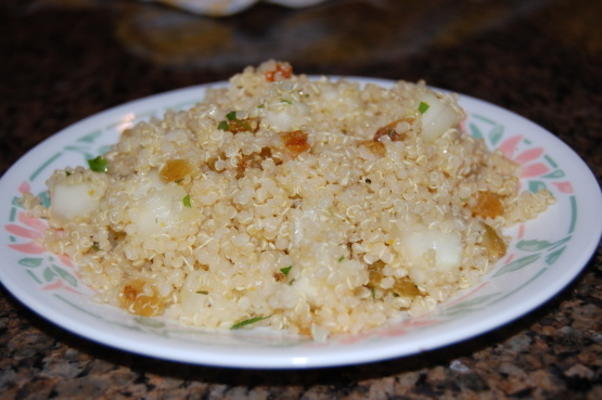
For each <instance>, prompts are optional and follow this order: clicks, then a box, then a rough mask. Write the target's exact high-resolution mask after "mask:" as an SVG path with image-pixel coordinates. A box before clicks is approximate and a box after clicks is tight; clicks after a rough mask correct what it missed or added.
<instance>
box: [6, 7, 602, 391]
mask: <svg viewBox="0 0 602 400" xmlns="http://www.w3.org/2000/svg"><path fill="white" fill-rule="evenodd" d="M333 16H336V20H334V19H333ZM601 18H602V6H601V5H600V3H598V2H590V1H587V0H573V1H570V2H569V1H551V0H525V1H518V0H517V1H476V0H472V1H454V0H438V1H433V2H424V1H415V0H407V1H404V2H398V1H394V0H374V1H368V0H364V1H362V0H348V1H346V0H339V1H337V0H330V1H326V2H324V3H321V4H320V5H318V6H315V7H311V8H306V9H299V10H291V9H285V8H282V7H278V6H275V5H268V4H261V5H258V6H255V7H253V8H252V9H250V10H248V11H246V12H244V13H242V14H240V15H236V16H233V17H229V18H219V19H216V18H206V17H201V16H195V15H192V14H187V13H183V12H180V11H177V10H175V9H172V8H169V7H166V6H159V5H156V4H151V3H148V2H137V1H100V0H39V1H18V0H10V1H4V2H2V4H0V32H1V33H2V34H1V35H0V54H1V61H0V71H1V76H2V77H3V79H2V83H1V84H0V132H1V134H0V152H1V155H2V156H1V158H0V171H1V172H2V173H3V172H4V171H5V170H6V169H7V168H8V167H9V166H10V165H11V164H12V163H13V162H15V161H16V160H17V159H18V158H19V157H20V156H21V155H23V154H24V153H25V152H26V151H27V150H28V149H30V148H31V147H32V146H34V145H35V144H36V143H38V142H40V141H41V140H43V139H44V138H46V137H48V136H49V135H51V134H52V133H54V132H56V131H58V130H60V129H62V128H64V127H65V126H67V125H69V124H71V123H73V122H76V121H78V120H80V119H82V118H84V117H86V116H89V115H91V114H94V113H96V112H99V111H101V110H103V109H106V108H108V107H111V106H114V105H117V104H120V103H123V102H125V101H128V100H132V99H136V98H140V97H143V96H146V95H150V94H154V93H158V92H162V91H165V90H169V89H174V88H179V87H184V86H189V85H193V84H199V83H203V82H210V81H215V80H221V79H224V78H227V77H228V76H229V75H231V74H232V73H235V72H237V71H239V70H240V69H241V68H242V67H243V66H245V65H247V64H256V63H258V62H260V61H262V60H263V59H267V58H271V57H273V58H278V59H284V60H289V61H291V62H292V63H293V65H294V66H295V68H296V70H297V71H302V72H307V73H324V74H353V75H365V76H375V77H383V78H392V79H406V80H417V79H425V80H426V81H427V82H428V83H430V84H432V85H435V86H439V87H444V88H448V89H451V90H454V91H458V92H462V93H466V94H470V95H472V96H475V97H478V98H482V99H484V100H488V101H491V102H493V103H496V104H499V105H501V106H503V107H506V108H508V109H510V110H512V111H515V112H517V113H519V114H521V115H523V116H525V117H527V118H529V119H531V120H533V121H535V122H536V123H538V124H540V125H542V126H544V127H545V128H547V129H548V130H550V131H551V132H554V133H555V134H556V135H558V137H559V138H561V139H562V140H563V141H565V142H566V143H567V144H568V145H569V146H571V147H572V148H573V149H575V151H577V153H579V155H580V156H581V157H582V158H583V159H584V160H585V161H586V163H587V164H588V165H589V167H590V168H591V169H592V170H593V172H594V174H595V175H596V177H597V179H598V180H600V177H601V176H602V159H601V158H602V149H601V147H600V145H599V143H600V140H602V113H601V112H600V107H601V106H602V91H600V88H602V30H600V27H599V21H600V19H601ZM598 217H599V215H598ZM5 267H6V266H4V265H1V264H0V268H5ZM601 274H602V252H601V250H600V247H598V249H597V252H596V253H595V255H594V257H593V258H592V260H591V261H590V262H589V264H588V265H587V266H586V268H585V269H584V271H583V273H581V274H580V275H579V276H578V278H577V279H576V280H575V281H574V282H572V283H571V284H570V285H569V286H568V287H567V288H566V289H565V290H564V291H563V292H561V293H560V294H559V295H558V296H556V297H555V298H553V299H552V300H550V301H549V302H547V303H546V304H545V305H543V306H542V307H539V308H538V309H536V310H535V311H533V312H531V313H529V314H527V315H525V316H523V317H522V318H520V319H518V320H517V321H515V322H513V323H511V324H509V325H506V326H504V327H501V328H499V329H497V330H495V331H493V332H490V333H487V334H484V335H481V336H478V337H476V338H474V339H471V340H467V341H464V342H462V343H459V344H455V345H453V346H449V347H446V348H443V349H440V350H436V351H431V352H428V353H425V354H421V355H417V356H412V357H405V358H399V359H393V360H390V361H384V362H379V363H372V364H366V365H357V366H349V367H344V368H331V369H314V370H304V371H293V370H291V371H266V370H232V369H224V368H212V367H203V366H193V365H185V364H178V363H172V362H167V361H161V360H155V359H151V358H146V357H142V356H137V355H133V354H129V353H126V352H122V351H118V350H114V349H111V348H108V347H105V346H102V345H99V344H96V343H93V342H90V341H88V340H85V339H82V338H80V337H78V336H75V335H73V334H70V333H68V332H67V331H65V330H63V329H61V328H59V327H57V326H55V325H53V324H52V323H49V322H48V321H46V320H44V319H43V318H41V317H39V316H37V315H36V314H34V313H33V312H31V311H29V310H28V309H27V308H26V307H24V306H23V305H22V304H21V303H20V302H19V301H18V300H16V299H15V298H14V297H13V296H12V295H11V294H10V293H9V292H8V291H7V290H6V289H5V288H4V287H3V286H0V293H1V295H0V398H1V399H12V398H16V399H47V398H60V399H70V398H74V399H75V398H85V399H88V398H111V399H121V398H146V399H155V398H157V399H170V398H173V399H180V398H203V399H218V398H226V399H238V398H258V399H297V398H303V399H329V398H346V399H356V398H374V399H435V398H466V399H472V398H484V399H500V398H535V399H538V398H554V397H557V398H570V399H581V398H587V399H592V400H593V399H600V398H602V329H601V327H602V312H601V311H602V310H601V307H602V275H601Z"/></svg>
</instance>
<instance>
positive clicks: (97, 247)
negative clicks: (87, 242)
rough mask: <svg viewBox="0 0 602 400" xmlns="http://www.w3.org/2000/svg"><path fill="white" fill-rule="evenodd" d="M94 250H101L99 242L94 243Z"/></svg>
mask: <svg viewBox="0 0 602 400" xmlns="http://www.w3.org/2000/svg"><path fill="white" fill-rule="evenodd" d="M92 250H94V251H98V250H100V246H99V245H98V242H93V243H92Z"/></svg>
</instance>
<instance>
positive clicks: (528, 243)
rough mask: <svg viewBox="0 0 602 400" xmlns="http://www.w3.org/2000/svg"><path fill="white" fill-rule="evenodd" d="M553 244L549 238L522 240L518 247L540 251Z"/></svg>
mask: <svg viewBox="0 0 602 400" xmlns="http://www.w3.org/2000/svg"><path fill="white" fill-rule="evenodd" d="M552 244H553V243H550V242H548V241H547V240H535V239H534V240H521V241H520V242H518V243H517V244H516V248H517V249H520V250H524V251H539V250H542V249H545V248H546V247H550V246H551V245H552Z"/></svg>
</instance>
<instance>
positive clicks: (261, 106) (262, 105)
mask: <svg viewBox="0 0 602 400" xmlns="http://www.w3.org/2000/svg"><path fill="white" fill-rule="evenodd" d="M264 107H265V105H264V104H260V105H258V106H257V108H264Z"/></svg>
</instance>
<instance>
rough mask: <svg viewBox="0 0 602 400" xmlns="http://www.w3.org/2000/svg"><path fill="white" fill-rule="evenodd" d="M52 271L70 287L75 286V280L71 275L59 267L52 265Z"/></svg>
mask: <svg viewBox="0 0 602 400" xmlns="http://www.w3.org/2000/svg"><path fill="white" fill-rule="evenodd" d="M52 269H53V270H54V272H56V274H57V275H58V276H60V277H61V278H63V280H64V281H65V282H67V283H68V284H70V285H71V286H77V279H75V277H74V276H73V275H71V274H70V273H69V272H67V270H65V269H64V268H61V267H59V266H58V265H54V264H52Z"/></svg>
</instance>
